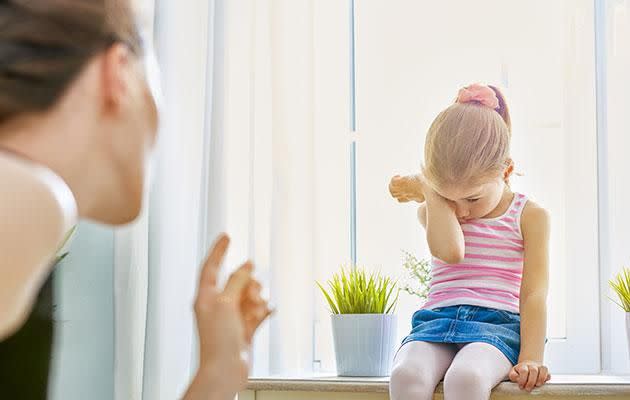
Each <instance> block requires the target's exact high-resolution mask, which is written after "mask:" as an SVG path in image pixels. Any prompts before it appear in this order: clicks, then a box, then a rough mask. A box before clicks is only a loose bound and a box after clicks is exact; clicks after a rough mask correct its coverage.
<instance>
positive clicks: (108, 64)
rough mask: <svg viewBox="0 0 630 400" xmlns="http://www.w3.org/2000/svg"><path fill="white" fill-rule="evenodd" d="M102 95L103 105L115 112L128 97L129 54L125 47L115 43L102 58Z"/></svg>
mask: <svg viewBox="0 0 630 400" xmlns="http://www.w3.org/2000/svg"><path fill="white" fill-rule="evenodd" d="M102 66H103V68H102V73H103V79H102V82H103V94H104V100H105V104H106V105H107V106H109V107H111V108H113V109H115V110H118V109H119V108H120V107H121V104H122V103H124V102H125V101H126V100H127V99H126V97H127V96H128V95H129V90H130V88H129V84H130V83H129V81H130V76H131V54H130V51H129V49H128V48H127V46H125V45H124V44H122V43H115V44H113V45H112V46H110V47H109V48H108V49H107V50H106V51H105V52H104V54H103V56H102Z"/></svg>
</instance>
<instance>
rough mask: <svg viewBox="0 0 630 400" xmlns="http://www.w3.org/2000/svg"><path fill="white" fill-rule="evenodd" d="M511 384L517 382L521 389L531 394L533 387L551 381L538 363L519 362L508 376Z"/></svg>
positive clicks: (548, 374)
mask: <svg viewBox="0 0 630 400" xmlns="http://www.w3.org/2000/svg"><path fill="white" fill-rule="evenodd" d="M508 377H509V378H510V380H511V381H512V382H517V383H518V386H519V387H520V388H521V389H525V390H527V391H528V392H531V391H532V389H534V387H540V386H542V385H544V384H545V382H547V381H548V380H549V379H551V374H550V373H549V370H548V369H547V367H546V366H544V365H542V363H540V362H538V361H529V360H526V361H521V362H519V363H518V364H516V365H515V366H514V367H513V368H512V369H511V370H510V373H509V374H508Z"/></svg>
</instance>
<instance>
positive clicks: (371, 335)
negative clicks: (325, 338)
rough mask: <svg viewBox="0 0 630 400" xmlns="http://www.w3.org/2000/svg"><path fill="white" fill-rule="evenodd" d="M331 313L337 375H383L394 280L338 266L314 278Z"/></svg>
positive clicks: (392, 326)
mask: <svg viewBox="0 0 630 400" xmlns="http://www.w3.org/2000/svg"><path fill="white" fill-rule="evenodd" d="M317 286H319V288H320V289H321V291H322V293H323V294H324V297H325V298H326V301H327V302H328V306H329V307H330V311H331V313H332V315H331V318H332V329H333V338H334V346H335V359H336V363H337V375H339V376H355V377H356V376H362V377H365V376H387V375H389V371H390V368H391V363H392V359H393V356H394V351H395V340H396V315H395V314H394V313H393V312H394V309H395V306H396V303H397V301H398V290H397V287H396V282H394V281H393V280H391V279H390V278H388V277H384V276H382V275H381V274H380V273H371V274H368V273H367V272H366V270H365V269H364V268H360V267H353V268H350V269H349V270H346V269H345V268H342V269H341V271H340V272H338V273H336V274H334V275H333V277H332V279H331V280H329V281H328V287H329V291H327V290H326V289H324V287H323V286H322V285H321V284H319V282H317Z"/></svg>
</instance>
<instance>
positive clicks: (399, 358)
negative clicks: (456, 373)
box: [389, 342, 457, 400]
mask: <svg viewBox="0 0 630 400" xmlns="http://www.w3.org/2000/svg"><path fill="white" fill-rule="evenodd" d="M456 353H457V347H456V346H455V345H454V344H451V343H429V342H409V343H407V344H405V345H404V346H403V347H402V348H401V349H400V350H399V351H398V354H396V358H395V359H394V366H393V368H392V375H391V378H390V383H389V396H390V399H391V400H431V399H432V398H433V392H434V391H435V387H436V386H437V384H438V383H439V382H440V380H441V379H442V378H443V377H444V373H445V372H446V369H447V368H448V366H449V365H450V364H451V361H452V360H453V357H455V354H456Z"/></svg>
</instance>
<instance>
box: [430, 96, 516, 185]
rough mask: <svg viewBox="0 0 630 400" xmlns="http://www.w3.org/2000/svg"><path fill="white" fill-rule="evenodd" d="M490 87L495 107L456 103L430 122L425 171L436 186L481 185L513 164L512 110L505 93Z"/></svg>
mask: <svg viewBox="0 0 630 400" xmlns="http://www.w3.org/2000/svg"><path fill="white" fill-rule="evenodd" d="M488 87H489V88H490V89H492V90H493V91H494V93H495V94H496V97H497V99H498V107H497V108H496V109H493V108H491V107H488V106H486V105H483V104H481V103H479V102H477V101H469V102H466V103H461V102H455V103H454V104H452V105H451V106H449V107H448V108H447V109H445V110H444V111H442V112H441V113H440V114H439V115H438V116H437V117H436V118H435V120H434V121H433V123H432V124H431V127H430V128H429V131H428V133H427V137H426V141H425V146H424V162H425V163H424V165H423V167H422V172H423V175H424V176H425V177H426V179H427V180H428V181H429V182H430V183H431V184H432V185H433V186H437V187H442V186H447V185H460V184H463V183H465V184H473V185H474V184H481V183H483V182H484V181H485V180H488V179H492V178H494V177H496V176H499V175H501V173H502V172H503V171H504V170H505V168H506V167H508V166H509V165H510V163H511V159H510V139H511V136H512V123H511V120H510V113H509V110H508V106H507V103H506V101H505V97H504V95H503V93H501V91H500V90H499V89H498V88H496V87H494V86H488Z"/></svg>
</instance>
